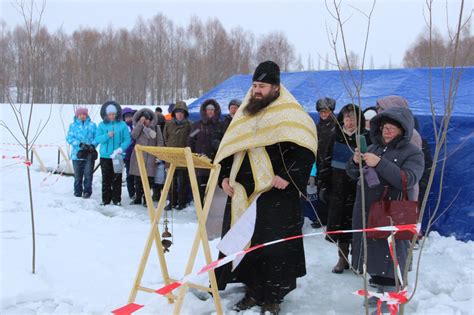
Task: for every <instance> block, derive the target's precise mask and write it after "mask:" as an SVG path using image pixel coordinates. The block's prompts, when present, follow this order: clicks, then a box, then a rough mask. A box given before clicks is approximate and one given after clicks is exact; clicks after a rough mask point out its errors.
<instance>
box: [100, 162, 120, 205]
mask: <svg viewBox="0 0 474 315" xmlns="http://www.w3.org/2000/svg"><path fill="white" fill-rule="evenodd" d="M100 168H101V170H102V202H103V203H104V204H109V203H110V202H111V201H113V202H114V203H118V202H121V201H122V173H120V174H116V173H114V167H113V165H112V159H107V158H100Z"/></svg>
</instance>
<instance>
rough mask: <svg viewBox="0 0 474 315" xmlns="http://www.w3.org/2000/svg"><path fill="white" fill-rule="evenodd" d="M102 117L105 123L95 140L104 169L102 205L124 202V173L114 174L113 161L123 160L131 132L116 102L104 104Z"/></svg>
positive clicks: (102, 123) (101, 111)
mask: <svg viewBox="0 0 474 315" xmlns="http://www.w3.org/2000/svg"><path fill="white" fill-rule="evenodd" d="M100 115H101V117H102V119H103V121H102V122H101V123H100V124H99V127H98V128H97V135H96V137H95V140H96V142H97V144H99V145H100V150H99V152H100V168H101V169H102V205H108V204H110V202H113V203H114V205H116V206H120V205H121V201H122V173H114V169H113V164H112V160H113V159H115V158H123V156H124V153H125V151H126V150H127V148H128V146H129V145H130V142H131V141H130V132H129V131H128V127H127V124H126V123H125V122H123V121H122V108H121V107H120V105H119V104H118V103H116V102H114V101H108V102H105V103H104V104H102V108H101V109H100Z"/></svg>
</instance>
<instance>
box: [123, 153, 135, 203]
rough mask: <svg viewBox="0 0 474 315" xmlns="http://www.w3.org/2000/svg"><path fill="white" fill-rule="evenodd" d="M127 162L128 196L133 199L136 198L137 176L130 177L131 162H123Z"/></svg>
mask: <svg viewBox="0 0 474 315" xmlns="http://www.w3.org/2000/svg"><path fill="white" fill-rule="evenodd" d="M123 161H124V162H125V173H126V174H127V178H126V180H125V181H126V182H127V191H128V196H129V197H130V198H132V197H133V196H135V178H134V177H135V176H133V175H130V160H123Z"/></svg>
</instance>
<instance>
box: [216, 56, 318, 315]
mask: <svg viewBox="0 0 474 315" xmlns="http://www.w3.org/2000/svg"><path fill="white" fill-rule="evenodd" d="M317 143H318V141H317V134H316V127H315V124H314V122H313V120H312V119H311V117H310V116H309V115H308V114H307V113H306V112H305V111H304V109H303V108H302V107H301V105H300V104H299V103H298V102H297V101H296V99H295V98H294V97H293V95H291V93H290V92H289V91H288V90H287V89H286V88H285V87H284V86H283V85H282V84H281V83H280V68H279V66H278V65H277V64H276V63H274V62H272V61H265V62H263V63H261V64H259V65H258V67H257V68H256V70H255V73H254V75H253V83H252V87H251V88H250V90H249V92H248V94H247V96H246V97H245V99H244V101H243V102H242V105H241V106H240V107H239V109H238V111H237V113H236V114H235V116H234V118H233V119H232V122H231V124H230V125H229V127H228V129H227V132H226V133H225V135H224V137H223V139H222V142H221V144H220V146H219V150H218V152H217V154H216V157H215V160H214V162H215V163H220V164H221V166H222V169H221V174H220V179H219V184H220V186H221V187H222V189H223V190H224V191H225V193H226V194H227V195H228V200H227V204H226V209H225V214H224V220H223V233H222V234H223V239H222V241H221V244H222V245H221V244H219V245H221V246H218V247H219V249H220V251H221V254H220V255H221V257H223V256H225V255H229V254H231V252H230V251H232V250H229V247H228V246H227V247H226V246H225V245H224V243H225V244H233V245H234V247H235V244H240V245H239V246H240V247H241V248H240V249H245V248H248V247H249V246H254V245H258V244H262V243H265V242H269V241H273V240H277V239H281V238H285V237H290V236H295V235H300V234H301V227H302V224H303V217H302V212H301V207H300V201H299V199H300V194H302V193H304V192H305V191H306V184H307V182H308V178H309V175H310V172H311V167H312V165H313V163H314V161H315V156H316V150H317ZM251 209H254V210H253V211H254V213H255V214H254V215H253V216H252V215H246V214H248V213H246V212H247V211H251ZM255 209H256V210H255ZM239 220H246V221H248V222H250V223H251V226H252V228H250V229H249V228H246V229H245V231H243V230H242V232H240V231H237V233H231V232H232V229H237V228H241V227H239V226H247V227H248V226H249V224H247V225H245V224H240V225H239ZM234 231H235V230H234ZM249 231H250V233H249ZM247 234H248V236H246V235H247ZM231 235H238V237H237V238H235V239H230V240H229V239H226V237H227V238H229V237H231ZM246 237H247V239H246ZM233 250H235V248H234V249H233ZM305 274H306V265H305V255H304V248H303V240H302V239H301V238H299V239H295V240H291V241H286V242H283V243H279V244H276V245H272V246H268V247H264V248H261V249H259V250H256V251H253V252H251V253H249V254H247V255H245V256H244V257H243V258H241V259H238V260H235V261H234V262H233V264H228V265H225V266H223V267H221V268H219V269H217V270H216V275H217V278H218V284H219V288H220V289H221V290H223V289H225V287H226V284H227V283H230V282H241V283H244V284H245V286H246V293H245V296H244V297H243V299H242V300H241V301H239V302H238V303H237V304H236V305H235V306H234V310H235V311H243V310H247V309H250V308H253V307H261V311H262V313H265V312H269V313H270V314H278V313H279V311H280V304H281V303H282V302H283V298H284V297H285V295H286V294H288V293H289V292H290V291H292V290H293V289H295V288H296V279H297V278H299V277H302V276H304V275H305Z"/></svg>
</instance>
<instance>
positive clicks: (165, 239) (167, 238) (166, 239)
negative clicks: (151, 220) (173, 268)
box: [161, 210, 173, 253]
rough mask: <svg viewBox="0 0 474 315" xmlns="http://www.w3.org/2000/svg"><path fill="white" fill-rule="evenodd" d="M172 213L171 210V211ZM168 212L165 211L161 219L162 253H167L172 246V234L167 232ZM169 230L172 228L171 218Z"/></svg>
mask: <svg viewBox="0 0 474 315" xmlns="http://www.w3.org/2000/svg"><path fill="white" fill-rule="evenodd" d="M171 211H173V210H171ZM169 223H170V221H169V220H168V211H165V217H164V218H163V233H161V238H162V240H161V245H162V246H163V252H164V253H167V252H169V251H170V250H169V248H170V247H171V245H172V244H173V234H171V232H170V231H169V228H168V224H169ZM171 228H173V217H171Z"/></svg>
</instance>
